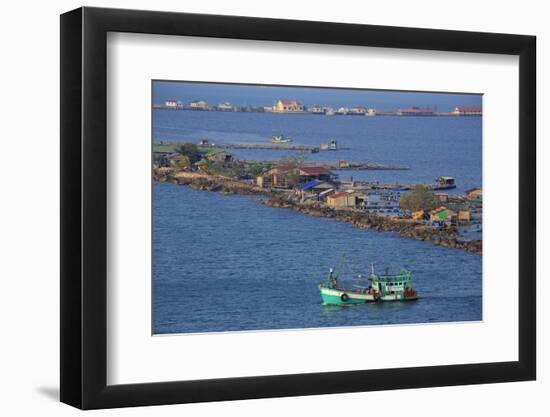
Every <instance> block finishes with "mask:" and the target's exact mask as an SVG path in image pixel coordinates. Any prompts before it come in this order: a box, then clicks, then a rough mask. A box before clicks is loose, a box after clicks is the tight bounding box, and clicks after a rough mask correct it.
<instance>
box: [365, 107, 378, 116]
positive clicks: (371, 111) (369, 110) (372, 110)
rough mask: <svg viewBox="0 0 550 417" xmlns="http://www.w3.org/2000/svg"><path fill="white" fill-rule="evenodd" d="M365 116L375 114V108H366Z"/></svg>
mask: <svg viewBox="0 0 550 417" xmlns="http://www.w3.org/2000/svg"><path fill="white" fill-rule="evenodd" d="M367 116H376V109H368V110H367Z"/></svg>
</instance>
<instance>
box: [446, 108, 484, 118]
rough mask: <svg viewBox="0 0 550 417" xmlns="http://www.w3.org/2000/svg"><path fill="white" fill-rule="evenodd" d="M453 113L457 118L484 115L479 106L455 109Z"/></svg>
mask: <svg viewBox="0 0 550 417" xmlns="http://www.w3.org/2000/svg"><path fill="white" fill-rule="evenodd" d="M451 113H452V114H454V115H455V116H481V115H482V114H483V112H482V109H481V107H478V106H469V107H455V108H454V110H453V111H452V112H451Z"/></svg>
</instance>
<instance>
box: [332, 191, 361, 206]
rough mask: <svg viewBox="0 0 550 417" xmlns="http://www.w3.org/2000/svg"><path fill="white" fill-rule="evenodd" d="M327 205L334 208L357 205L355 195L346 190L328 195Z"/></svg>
mask: <svg viewBox="0 0 550 417" xmlns="http://www.w3.org/2000/svg"><path fill="white" fill-rule="evenodd" d="M327 205H328V206H329V207H332V208H344V207H355V196H354V195H352V194H350V193H347V192H345V191H341V192H337V193H332V194H329V195H328V196H327Z"/></svg>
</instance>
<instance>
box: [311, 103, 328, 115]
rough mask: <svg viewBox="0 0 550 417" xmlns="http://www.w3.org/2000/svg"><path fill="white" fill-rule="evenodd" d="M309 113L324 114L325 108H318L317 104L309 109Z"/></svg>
mask: <svg viewBox="0 0 550 417" xmlns="http://www.w3.org/2000/svg"><path fill="white" fill-rule="evenodd" d="M309 111H310V112H311V113H313V114H325V112H326V108H325V107H323V106H319V105H318V104H314V105H313V106H311V107H310V108H309Z"/></svg>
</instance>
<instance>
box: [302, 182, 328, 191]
mask: <svg viewBox="0 0 550 417" xmlns="http://www.w3.org/2000/svg"><path fill="white" fill-rule="evenodd" d="M322 183H323V181H319V180H313V181H310V182H306V183H305V184H301V185H299V186H298V189H299V190H307V189H308V188H313V187H315V186H316V185H319V184H322Z"/></svg>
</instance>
